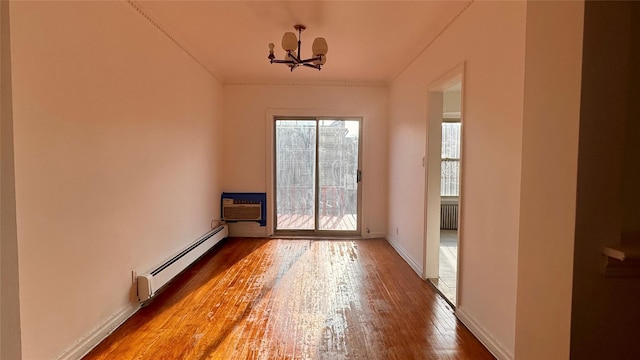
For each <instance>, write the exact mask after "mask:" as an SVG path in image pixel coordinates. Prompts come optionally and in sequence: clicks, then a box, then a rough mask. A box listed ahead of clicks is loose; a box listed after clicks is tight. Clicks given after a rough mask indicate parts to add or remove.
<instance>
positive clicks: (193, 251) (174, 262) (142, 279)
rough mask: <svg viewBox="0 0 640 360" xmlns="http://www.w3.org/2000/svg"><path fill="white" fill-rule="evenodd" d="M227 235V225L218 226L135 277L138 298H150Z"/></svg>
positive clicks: (140, 299)
mask: <svg viewBox="0 0 640 360" xmlns="http://www.w3.org/2000/svg"><path fill="white" fill-rule="evenodd" d="M228 236H229V227H228V225H222V226H219V227H217V228H215V229H213V230H211V231H210V232H208V233H206V234H205V235H203V236H202V237H200V238H199V239H198V240H196V241H194V242H193V243H191V244H190V245H189V246H187V247H186V248H185V249H184V250H182V251H180V252H179V253H178V254H176V255H175V256H173V257H171V258H170V259H168V260H167V261H165V262H163V263H162V264H160V265H158V266H157V267H155V268H154V269H153V270H151V271H149V272H148V273H146V274H144V275H140V276H138V278H137V284H138V300H139V301H140V302H144V301H147V300H149V299H151V298H152V297H153V296H154V295H155V294H156V292H157V291H158V290H160V289H161V288H162V287H163V286H164V285H166V284H167V283H168V282H169V281H171V280H172V279H173V278H174V277H175V276H176V275H178V274H180V273H181V272H182V271H183V270H184V269H186V268H187V267H188V266H189V265H191V264H192V263H193V262H195V261H196V260H198V259H199V258H200V257H201V256H202V255H204V254H205V253H206V252H207V251H209V250H210V249H211V248H212V247H213V246H214V245H216V244H217V243H219V242H220V241H222V240H223V239H224V238H226V237H228Z"/></svg>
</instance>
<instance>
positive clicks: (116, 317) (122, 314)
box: [56, 304, 140, 360]
mask: <svg viewBox="0 0 640 360" xmlns="http://www.w3.org/2000/svg"><path fill="white" fill-rule="evenodd" d="M138 310H140V305H139V304H129V306H127V307H125V308H124V309H122V310H120V311H118V312H117V313H115V314H113V315H112V316H111V317H110V318H108V319H107V320H106V321H105V322H103V323H102V324H101V325H100V326H98V327H96V328H95V329H93V330H92V331H90V332H89V333H88V334H86V335H85V336H83V337H82V338H80V339H79V340H78V341H77V342H76V343H75V344H74V345H72V346H70V347H68V348H67V349H66V350H65V351H64V352H63V353H62V354H60V356H58V357H57V358H56V359H57V360H76V359H81V358H82V357H83V356H85V355H87V354H88V353H89V351H91V350H92V349H93V348H94V347H96V346H97V345H98V344H100V342H102V340H104V339H105V338H106V337H107V336H109V335H110V334H111V333H112V332H113V331H114V330H115V329H117V328H118V326H120V325H122V323H124V322H125V321H126V320H127V319H128V318H130V317H131V316H132V315H133V314H135V313H136V312H137V311H138Z"/></svg>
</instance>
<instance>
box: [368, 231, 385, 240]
mask: <svg viewBox="0 0 640 360" xmlns="http://www.w3.org/2000/svg"><path fill="white" fill-rule="evenodd" d="M386 235H387V234H385V233H383V232H371V233H368V234H366V233H365V234H364V236H363V238H365V239H379V238H384V237H385V236H386Z"/></svg>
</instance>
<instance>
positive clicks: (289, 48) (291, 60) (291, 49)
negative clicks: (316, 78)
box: [269, 25, 329, 71]
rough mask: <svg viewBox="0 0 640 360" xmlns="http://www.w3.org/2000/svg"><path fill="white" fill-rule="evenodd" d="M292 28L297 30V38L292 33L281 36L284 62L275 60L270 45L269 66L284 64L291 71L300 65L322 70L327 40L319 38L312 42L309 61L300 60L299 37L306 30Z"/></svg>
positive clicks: (300, 27) (302, 26) (299, 27)
mask: <svg viewBox="0 0 640 360" xmlns="http://www.w3.org/2000/svg"><path fill="white" fill-rule="evenodd" d="M293 28H294V29H296V30H298V37H297V38H296V34H294V33H292V32H286V33H284V35H283V36H282V48H283V49H284V51H286V52H287V54H286V55H285V58H284V60H276V56H275V55H274V54H273V48H274V47H275V45H273V43H270V44H269V62H270V63H271V64H273V63H276V64H285V65H287V66H288V67H289V68H290V69H291V71H293V69H295V68H297V67H298V66H300V65H303V66H307V67H310V68H314V69H318V70H320V69H322V65H324V63H325V62H327V51H328V50H329V47H328V45H327V40H325V39H324V38H321V37H319V38H316V39H315V40H313V45H312V46H311V50H312V51H313V56H312V57H311V58H309V59H302V58H301V57H300V36H301V34H302V30H304V29H306V27H305V26H304V25H295V26H294V27H293ZM296 48H297V49H298V52H296Z"/></svg>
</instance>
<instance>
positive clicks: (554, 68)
mask: <svg viewBox="0 0 640 360" xmlns="http://www.w3.org/2000/svg"><path fill="white" fill-rule="evenodd" d="M583 7H584V4H583V2H580V1H530V2H528V4H527V37H526V50H525V53H526V60H525V63H526V66H525V89H524V117H523V132H522V138H523V140H522V170H521V171H522V183H521V190H520V239H519V243H518V296H517V309H516V333H515V335H516V351H515V357H516V358H517V359H523V360H526V359H531V360H537V359H568V358H569V355H570V354H569V340H570V331H571V292H572V276H573V243H574V241H573V240H574V232H575V214H576V179H577V171H578V127H579V120H580V84H581V65H582V32H583ZM578 358H580V357H578Z"/></svg>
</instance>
